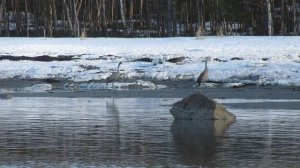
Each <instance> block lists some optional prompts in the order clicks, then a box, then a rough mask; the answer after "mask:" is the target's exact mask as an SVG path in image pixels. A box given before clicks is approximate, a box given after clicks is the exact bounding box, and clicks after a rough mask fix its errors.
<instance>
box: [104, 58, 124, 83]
mask: <svg viewBox="0 0 300 168" xmlns="http://www.w3.org/2000/svg"><path fill="white" fill-rule="evenodd" d="M121 64H122V62H120V63H119V65H118V69H117V71H116V72H113V73H112V74H111V75H110V76H109V77H107V78H106V79H105V82H106V84H108V83H113V82H116V81H117V80H119V78H120V76H121V75H120V65H121Z"/></svg>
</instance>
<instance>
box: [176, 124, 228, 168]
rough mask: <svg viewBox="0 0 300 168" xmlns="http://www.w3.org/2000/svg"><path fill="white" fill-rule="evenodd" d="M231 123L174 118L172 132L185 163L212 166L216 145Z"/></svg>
mask: <svg viewBox="0 0 300 168" xmlns="http://www.w3.org/2000/svg"><path fill="white" fill-rule="evenodd" d="M229 125H230V123H228V122H226V121H220V120H213V121H212V120H203V121H199V120H174V121H173V123H172V125H171V133H172V136H173V141H174V144H175V148H176V150H177V153H178V155H179V156H181V159H182V162H183V164H195V165H201V166H204V167H207V166H208V167H210V166H212V165H211V164H213V162H212V161H213V160H214V157H215V154H216V153H217V152H216V146H217V144H218V142H219V140H220V139H221V138H222V135H223V133H224V131H225V130H226V128H227V127H228V126H229Z"/></svg>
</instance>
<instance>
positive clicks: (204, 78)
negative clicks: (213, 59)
mask: <svg viewBox="0 0 300 168" xmlns="http://www.w3.org/2000/svg"><path fill="white" fill-rule="evenodd" d="M209 59H210V58H209V57H206V58H205V68H204V70H203V71H202V72H201V74H200V75H199V76H198V78H197V84H198V86H200V85H201V83H204V82H206V81H207V80H208V68H207V61H208V60H209Z"/></svg>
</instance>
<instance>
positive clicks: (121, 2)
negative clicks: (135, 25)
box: [120, 0, 127, 34]
mask: <svg viewBox="0 0 300 168" xmlns="http://www.w3.org/2000/svg"><path fill="white" fill-rule="evenodd" d="M124 8H125V7H124V1H123V0H120V13H121V19H122V23H123V31H124V34H127V31H126V29H127V23H126V16H125V9H124Z"/></svg>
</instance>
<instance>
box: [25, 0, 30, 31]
mask: <svg viewBox="0 0 300 168" xmlns="http://www.w3.org/2000/svg"><path fill="white" fill-rule="evenodd" d="M25 19H26V35H27V37H29V19H28V9H27V0H25Z"/></svg>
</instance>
